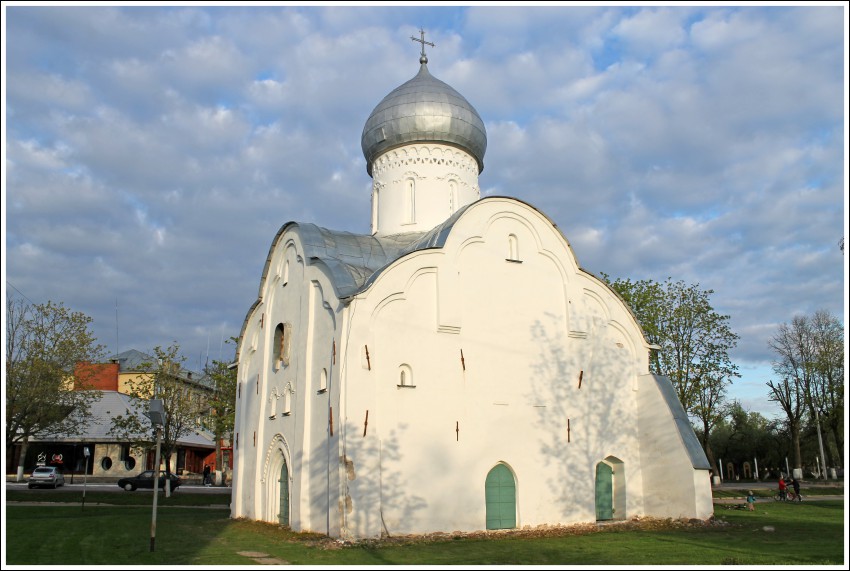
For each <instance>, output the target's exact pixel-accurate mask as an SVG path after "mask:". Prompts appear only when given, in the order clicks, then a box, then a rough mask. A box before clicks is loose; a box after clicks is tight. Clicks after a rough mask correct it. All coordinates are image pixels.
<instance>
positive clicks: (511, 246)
mask: <svg viewBox="0 0 850 571" xmlns="http://www.w3.org/2000/svg"><path fill="white" fill-rule="evenodd" d="M508 259H509V260H514V261H516V260H519V240H517V237H516V234H510V235H508Z"/></svg>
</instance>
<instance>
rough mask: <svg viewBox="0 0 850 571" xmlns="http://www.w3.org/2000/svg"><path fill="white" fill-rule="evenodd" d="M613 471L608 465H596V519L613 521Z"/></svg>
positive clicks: (601, 463)
mask: <svg viewBox="0 0 850 571" xmlns="http://www.w3.org/2000/svg"><path fill="white" fill-rule="evenodd" d="M613 482H614V470H613V469H612V468H611V466H609V465H608V464H606V463H604V462H600V463H599V464H597V465H596V519H597V520H605V519H614V504H613V499H614V493H613V492H614V485H613Z"/></svg>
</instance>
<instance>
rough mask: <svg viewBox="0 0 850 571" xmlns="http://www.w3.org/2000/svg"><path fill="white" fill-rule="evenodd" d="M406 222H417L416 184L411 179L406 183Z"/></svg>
mask: <svg viewBox="0 0 850 571" xmlns="http://www.w3.org/2000/svg"><path fill="white" fill-rule="evenodd" d="M404 186H405V192H404V210H405V222H407V223H408V224H412V223H414V222H415V221H416V183H415V182H414V181H413V179H412V178H409V179H407V180H406V181H405V183H404Z"/></svg>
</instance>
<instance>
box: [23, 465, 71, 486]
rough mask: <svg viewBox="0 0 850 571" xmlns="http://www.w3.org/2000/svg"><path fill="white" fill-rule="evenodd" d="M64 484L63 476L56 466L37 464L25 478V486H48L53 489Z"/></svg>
mask: <svg viewBox="0 0 850 571" xmlns="http://www.w3.org/2000/svg"><path fill="white" fill-rule="evenodd" d="M64 485H65V476H64V475H63V474H62V472H60V471H59V468H57V467H56V466H39V467H38V468H36V469H35V470H33V471H32V474H31V475H30V477H29V479H28V480H27V488H30V489H32V488H35V487H36V486H48V487H50V488H53V489H54V490H55V489H56V488H58V487H59V486H64Z"/></svg>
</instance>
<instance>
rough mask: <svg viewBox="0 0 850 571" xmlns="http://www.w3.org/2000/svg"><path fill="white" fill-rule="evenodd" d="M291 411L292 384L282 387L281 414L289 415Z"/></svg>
mask: <svg viewBox="0 0 850 571" xmlns="http://www.w3.org/2000/svg"><path fill="white" fill-rule="evenodd" d="M291 412H292V386H291V385H286V388H285V389H283V416H289V415H290V413H291Z"/></svg>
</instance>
